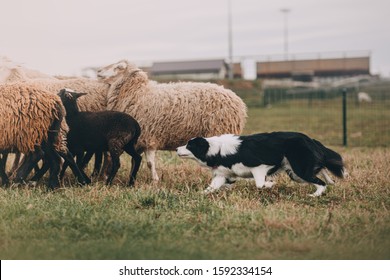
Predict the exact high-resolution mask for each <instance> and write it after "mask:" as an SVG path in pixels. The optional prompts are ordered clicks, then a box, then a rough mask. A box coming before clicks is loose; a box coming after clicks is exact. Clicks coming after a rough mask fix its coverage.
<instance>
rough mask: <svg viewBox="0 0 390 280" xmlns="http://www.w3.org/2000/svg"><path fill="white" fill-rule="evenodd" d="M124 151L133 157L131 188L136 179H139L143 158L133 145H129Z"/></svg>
mask: <svg viewBox="0 0 390 280" xmlns="http://www.w3.org/2000/svg"><path fill="white" fill-rule="evenodd" d="M124 150H125V151H126V153H128V154H129V155H130V156H131V172H130V180H129V186H132V185H134V182H135V178H136V177H137V173H138V169H139V167H140V165H141V160H142V157H141V155H140V154H138V153H137V152H136V150H135V148H134V145H133V144H132V143H129V144H128V145H126V146H125V147H124Z"/></svg>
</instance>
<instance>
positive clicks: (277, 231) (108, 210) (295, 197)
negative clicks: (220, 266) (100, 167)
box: [0, 147, 390, 259]
mask: <svg viewBox="0 0 390 280" xmlns="http://www.w3.org/2000/svg"><path fill="white" fill-rule="evenodd" d="M335 149H336V150H338V151H339V152H340V153H341V154H342V155H343V156H344V157H345V161H346V163H347V168H348V171H349V174H350V176H349V177H348V178H347V179H345V180H343V181H338V182H337V184H336V186H331V187H330V188H329V189H328V190H327V192H326V194H325V195H324V196H322V197H320V198H310V197H308V194H309V193H311V192H313V191H314V188H312V187H310V186H304V185H298V184H296V183H293V182H291V181H290V180H289V179H288V178H287V177H286V176H283V175H281V176H279V177H278V178H277V184H276V186H275V187H274V188H273V189H271V190H264V191H259V190H257V189H256V188H255V187H254V183H253V182H251V181H240V182H238V183H237V184H236V186H235V187H234V188H233V189H232V190H225V191H221V192H219V193H217V194H212V195H204V194H203V193H202V190H203V189H204V188H205V187H206V185H207V184H208V183H209V182H210V179H211V178H210V173H209V171H207V170H204V169H202V168H200V167H199V166H198V165H197V164H196V163H193V162H190V161H182V160H181V159H178V158H177V157H176V156H175V155H174V154H173V153H160V154H159V157H158V169H159V173H160V176H161V178H162V180H161V182H160V183H159V184H153V183H152V182H151V181H150V178H149V172H148V170H147V168H146V166H145V165H146V164H145V163H143V166H142V168H141V170H140V173H139V178H138V181H137V184H136V187H135V188H134V189H128V188H125V187H122V183H124V182H127V178H128V170H129V166H128V159H127V158H125V157H123V158H122V163H123V164H122V165H123V166H122V168H121V170H120V173H119V174H118V178H117V180H116V185H114V186H112V187H106V186H103V185H102V184H101V183H95V184H93V185H91V186H88V187H84V188H81V187H77V186H75V185H73V179H72V177H71V176H69V178H68V179H67V180H66V181H65V182H66V183H65V184H66V186H65V188H64V189H62V190H60V191H57V192H47V191H46V189H45V187H43V186H41V187H37V188H33V189H32V188H28V187H19V188H10V189H0V205H1V209H2V210H1V212H0V258H1V259H388V258H389V257H390V250H389V248H390V240H389V238H388V236H389V233H390V216H389V209H390V199H389V198H390V187H389V182H388V178H390V176H389V175H390V149H387V148H349V149H343V148H337V147H335Z"/></svg>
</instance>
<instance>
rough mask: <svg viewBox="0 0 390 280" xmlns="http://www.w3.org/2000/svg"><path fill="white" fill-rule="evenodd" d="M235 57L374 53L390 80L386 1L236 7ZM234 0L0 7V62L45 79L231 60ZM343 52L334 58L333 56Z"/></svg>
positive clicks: (289, 1) (238, 1)
mask: <svg viewBox="0 0 390 280" xmlns="http://www.w3.org/2000/svg"><path fill="white" fill-rule="evenodd" d="M231 1H232V15H233V55H234V56H235V57H245V56H253V55H255V56H259V57H265V56H267V55H281V54H283V14H282V12H281V11H280V9H281V8H289V9H291V12H290V13H289V14H288V30H289V40H288V42H289V53H290V54H302V53H318V52H324V53H329V52H336V53H335V54H341V53H342V52H344V51H352V54H353V53H354V51H370V52H371V70H372V73H374V74H376V73H380V74H382V75H384V76H390V1H388V0H269V1H263V0H231ZM227 3H228V0H160V1H158V0H108V1H100V0H63V1H59V0H0V9H1V16H0V56H7V57H9V58H10V59H12V60H14V61H17V62H21V63H24V65H25V66H26V67H29V68H33V69H37V70H40V71H42V72H45V73H47V74H63V75H74V74H76V75H77V74H79V73H80V69H81V68H83V67H88V66H100V65H106V64H110V63H113V62H116V61H118V60H120V59H123V58H126V59H128V60H130V61H134V62H136V63H138V64H142V63H145V62H149V61H169V60H187V59H188V60H192V59H200V58H204V59H209V58H227V57H228V44H227V43H228V31H227V30H228V28H227ZM337 52H338V53H337Z"/></svg>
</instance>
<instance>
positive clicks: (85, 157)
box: [81, 152, 93, 170]
mask: <svg viewBox="0 0 390 280" xmlns="http://www.w3.org/2000/svg"><path fill="white" fill-rule="evenodd" d="M92 156H93V152H87V153H86V154H85V156H84V158H83V162H82V164H81V169H82V170H84V169H85V167H87V165H88V163H89V161H90V160H91V158H92Z"/></svg>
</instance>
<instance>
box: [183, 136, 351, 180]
mask: <svg viewBox="0 0 390 280" xmlns="http://www.w3.org/2000/svg"><path fill="white" fill-rule="evenodd" d="M232 137H233V135H232ZM236 137H237V136H236ZM208 139H212V138H202V137H197V138H194V139H192V140H190V141H189V142H188V143H187V145H186V146H185V148H186V149H187V150H189V151H191V152H192V154H193V155H194V156H195V158H196V159H198V160H199V161H201V162H202V163H205V164H206V165H207V166H209V167H210V168H212V169H216V168H218V167H219V166H223V167H226V168H228V169H231V168H232V166H233V165H235V164H238V163H241V164H242V165H244V166H245V167H248V168H254V167H257V166H261V165H267V166H272V167H271V168H270V169H269V170H268V172H267V176H269V175H272V174H274V173H276V172H277V171H279V170H285V171H286V172H287V174H288V175H289V176H290V177H291V178H292V179H293V180H296V181H305V182H308V183H313V184H317V185H321V186H325V185H326V184H325V182H324V181H322V180H321V179H320V178H318V177H317V174H318V173H319V172H320V171H321V170H322V169H324V168H327V169H328V170H329V171H330V172H331V173H333V174H334V175H335V176H337V177H343V173H344V164H343V160H342V157H341V156H340V155H339V154H338V153H336V152H335V151H332V150H331V149H329V148H327V147H325V146H324V145H323V144H321V143H320V142H319V141H317V140H315V139H312V138H310V137H308V136H306V135H305V134H302V133H298V132H272V133H259V134H253V135H248V136H238V138H237V139H238V140H239V141H240V142H241V143H240V144H239V145H238V146H237V149H236V152H234V153H232V154H227V155H221V154H220V153H217V154H215V155H211V156H210V155H207V153H208V151H209V148H210V143H211V142H209V141H211V140H208ZM285 159H287V161H288V164H286V160H285ZM226 179H227V180H228V178H226Z"/></svg>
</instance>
